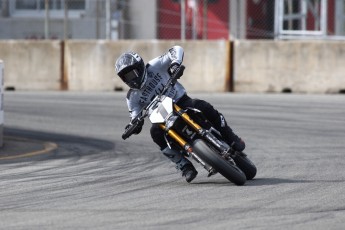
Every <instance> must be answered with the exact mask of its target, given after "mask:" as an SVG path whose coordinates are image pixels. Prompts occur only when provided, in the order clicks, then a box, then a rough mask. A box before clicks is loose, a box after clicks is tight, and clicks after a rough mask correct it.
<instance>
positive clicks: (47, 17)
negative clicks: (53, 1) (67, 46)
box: [44, 0, 49, 39]
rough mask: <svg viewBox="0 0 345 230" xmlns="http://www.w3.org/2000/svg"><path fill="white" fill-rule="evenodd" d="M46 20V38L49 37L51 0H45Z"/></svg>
mask: <svg viewBox="0 0 345 230" xmlns="http://www.w3.org/2000/svg"><path fill="white" fill-rule="evenodd" d="M44 6H45V11H46V12H45V13H46V14H45V20H44V38H45V39H49V1H48V0H45V2H44Z"/></svg>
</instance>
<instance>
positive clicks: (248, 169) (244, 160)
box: [233, 153, 257, 180]
mask: <svg viewBox="0 0 345 230" xmlns="http://www.w3.org/2000/svg"><path fill="white" fill-rule="evenodd" d="M233 160H234V161H235V163H236V165H237V166H238V167H239V168H240V169H241V170H242V172H244V174H245V175H246V178H247V180H252V179H253V178H254V177H255V175H256V171H257V170H256V167H255V165H254V164H253V162H252V161H251V160H249V158H248V157H247V156H246V155H245V154H241V153H239V154H238V155H237V156H235V157H233Z"/></svg>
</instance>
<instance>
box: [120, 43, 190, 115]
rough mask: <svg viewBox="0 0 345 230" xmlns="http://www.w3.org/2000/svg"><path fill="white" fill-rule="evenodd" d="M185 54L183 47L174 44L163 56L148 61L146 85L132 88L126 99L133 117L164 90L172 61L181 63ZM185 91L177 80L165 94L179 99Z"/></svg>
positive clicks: (176, 99)
mask: <svg viewBox="0 0 345 230" xmlns="http://www.w3.org/2000/svg"><path fill="white" fill-rule="evenodd" d="M183 54H184V51H183V48H182V47H180V46H173V47H172V48H170V49H169V51H168V52H166V53H165V54H163V55H162V56H159V57H156V58H154V59H152V60H151V61H149V62H148V63H147V65H146V70H147V80H146V83H145V85H144V86H143V87H142V88H141V89H130V90H129V91H128V93H127V98H126V101H127V106H128V110H129V113H130V117H131V119H133V118H135V117H136V116H137V115H138V114H139V113H140V111H141V109H142V108H143V107H145V106H146V105H148V104H149V103H150V102H151V101H152V100H153V98H154V97H155V96H156V95H158V94H159V93H160V92H161V91H162V90H163V87H164V85H165V84H166V83H167V81H168V80H169V78H170V75H169V73H168V68H169V67H170V65H171V64H172V63H178V64H181V63H182V61H183ZM185 93H186V90H185V88H184V87H183V86H182V85H181V84H180V83H179V82H176V84H175V85H174V87H170V89H169V90H168V91H167V92H166V93H165V95H167V96H169V97H171V98H172V99H173V100H175V101H178V100H179V99H180V98H181V97H182V96H183V95H184V94H185Z"/></svg>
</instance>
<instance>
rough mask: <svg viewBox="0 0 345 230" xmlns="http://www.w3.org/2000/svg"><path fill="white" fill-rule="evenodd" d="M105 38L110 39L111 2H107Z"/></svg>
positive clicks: (108, 0)
mask: <svg viewBox="0 0 345 230" xmlns="http://www.w3.org/2000/svg"><path fill="white" fill-rule="evenodd" d="M105 38H106V39H110V0H106V2H105Z"/></svg>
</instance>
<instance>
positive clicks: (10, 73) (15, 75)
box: [0, 40, 62, 90]
mask: <svg viewBox="0 0 345 230" xmlns="http://www.w3.org/2000/svg"><path fill="white" fill-rule="evenodd" d="M0 58H1V59H2V60H3V61H4V62H5V63H6V69H5V85H4V87H5V89H9V88H11V89H15V90H60V87H61V76H62V71H61V60H62V59H61V42H60V41H26V40H2V41H0Z"/></svg>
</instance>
